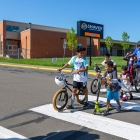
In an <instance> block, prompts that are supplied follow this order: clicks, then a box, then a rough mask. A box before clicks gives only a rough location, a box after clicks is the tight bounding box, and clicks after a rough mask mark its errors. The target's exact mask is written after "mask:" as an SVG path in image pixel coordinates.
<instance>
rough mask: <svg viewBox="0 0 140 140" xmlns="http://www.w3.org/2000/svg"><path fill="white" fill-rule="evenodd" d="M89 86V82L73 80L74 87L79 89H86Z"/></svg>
mask: <svg viewBox="0 0 140 140" xmlns="http://www.w3.org/2000/svg"><path fill="white" fill-rule="evenodd" d="M86 87H87V82H85V83H83V82H76V81H73V88H77V89H80V88H82V89H85V88H86Z"/></svg>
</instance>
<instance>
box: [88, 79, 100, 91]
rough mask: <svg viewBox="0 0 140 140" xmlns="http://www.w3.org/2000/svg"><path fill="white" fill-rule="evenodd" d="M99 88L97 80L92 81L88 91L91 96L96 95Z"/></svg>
mask: <svg viewBox="0 0 140 140" xmlns="http://www.w3.org/2000/svg"><path fill="white" fill-rule="evenodd" d="M99 88H100V86H99V80H98V79H94V80H93V81H92V83H91V85H90V90H91V92H92V93H93V94H96V93H97V92H98V90H99Z"/></svg>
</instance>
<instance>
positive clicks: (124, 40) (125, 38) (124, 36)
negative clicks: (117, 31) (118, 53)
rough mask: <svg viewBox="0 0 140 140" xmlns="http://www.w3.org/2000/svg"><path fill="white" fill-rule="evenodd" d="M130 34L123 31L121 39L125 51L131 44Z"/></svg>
mask: <svg viewBox="0 0 140 140" xmlns="http://www.w3.org/2000/svg"><path fill="white" fill-rule="evenodd" d="M129 38H130V36H129V35H128V33H127V32H123V33H122V41H121V46H122V49H123V50H124V51H125V50H126V49H129V47H130V45H129V44H128V42H129Z"/></svg>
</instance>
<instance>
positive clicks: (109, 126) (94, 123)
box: [0, 93, 140, 140]
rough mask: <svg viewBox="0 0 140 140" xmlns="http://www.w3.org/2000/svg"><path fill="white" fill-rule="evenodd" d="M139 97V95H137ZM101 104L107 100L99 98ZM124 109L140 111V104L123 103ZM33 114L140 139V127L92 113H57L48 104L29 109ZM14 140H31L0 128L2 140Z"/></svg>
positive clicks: (91, 96) (94, 98)
mask: <svg viewBox="0 0 140 140" xmlns="http://www.w3.org/2000/svg"><path fill="white" fill-rule="evenodd" d="M137 95H139V93H137ZM96 98H97V95H95V96H93V95H89V96H88V100H89V101H91V102H96ZM99 103H100V104H106V98H104V97H99ZM111 104H112V105H113V106H116V105H117V104H116V102H115V101H113V100H112V101H111ZM121 105H122V107H123V108H125V109H127V110H135V111H140V104H138V103H134V102H129V101H127V102H121ZM29 110H31V111H33V112H36V113H40V114H44V115H47V116H51V117H53V118H55V119H60V120H63V121H66V122H70V123H73V124H76V125H80V126H83V127H87V128H90V129H93V130H97V131H100V132H104V133H107V134H110V135H114V136H117V137H120V138H125V139H129V140H139V137H140V133H139V132H140V125H136V124H132V123H128V122H124V121H120V120H115V119H111V118H106V117H103V116H99V115H93V114H91V113H86V112H83V111H78V110H74V111H73V112H72V113H71V112H70V111H69V110H64V111H62V112H57V111H55V110H54V109H53V106H52V104H47V105H43V106H39V107H35V108H32V109H29ZM124 132H127V133H124ZM8 138H10V139H12V140H18V139H19V140H22V139H23V140H29V139H28V138H26V137H24V136H22V135H20V134H17V133H15V132H13V131H11V130H8V129H6V128H4V127H2V126H0V140H1V139H2V140H6V139H8Z"/></svg>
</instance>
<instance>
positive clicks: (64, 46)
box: [63, 39, 67, 64]
mask: <svg viewBox="0 0 140 140" xmlns="http://www.w3.org/2000/svg"><path fill="white" fill-rule="evenodd" d="M66 45H67V40H66V39H64V42H63V49H64V54H63V64H64V59H65V51H66Z"/></svg>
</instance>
